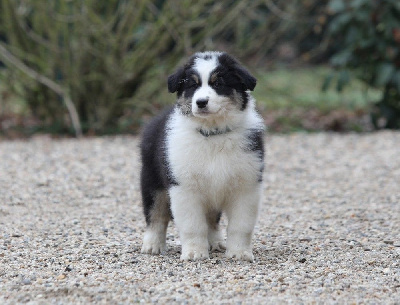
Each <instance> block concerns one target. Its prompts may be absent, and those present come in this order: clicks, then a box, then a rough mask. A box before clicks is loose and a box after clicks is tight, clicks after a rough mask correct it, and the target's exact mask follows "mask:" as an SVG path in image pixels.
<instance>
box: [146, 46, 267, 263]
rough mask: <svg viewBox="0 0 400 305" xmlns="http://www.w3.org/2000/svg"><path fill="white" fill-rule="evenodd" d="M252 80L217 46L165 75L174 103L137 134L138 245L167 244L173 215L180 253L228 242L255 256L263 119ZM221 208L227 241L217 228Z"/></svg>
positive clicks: (197, 254) (203, 253)
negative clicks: (142, 227)
mask: <svg viewBox="0 0 400 305" xmlns="http://www.w3.org/2000/svg"><path fill="white" fill-rule="evenodd" d="M255 86H256V79H255V78H254V77H253V76H252V75H251V74H250V73H249V72H248V71H247V70H246V69H245V68H244V67H242V66H241V65H240V64H239V62H238V61H237V60H236V59H234V58H233V57H231V56H230V55H228V54H227V53H221V52H203V53H196V54H195V55H193V56H192V57H191V58H190V59H189V60H188V61H187V63H186V64H185V65H184V66H183V67H181V68H179V69H178V70H177V71H176V72H175V73H174V74H172V75H171V76H169V78H168V90H169V92H171V93H173V92H177V101H176V104H175V105H174V106H173V107H172V108H170V109H168V110H167V111H165V112H164V113H162V114H161V115H159V116H158V117H156V118H154V119H153V120H152V121H151V122H150V123H149V124H148V125H147V126H146V127H145V129H144V131H143V136H142V142H141V156H142V171H141V192H142V199H143V207H144V214H145V217H146V223H147V228H146V232H145V234H144V238H143V246H142V250H141V251H142V253H151V254H159V253H160V252H163V251H164V250H165V247H166V230H167V226H168V222H169V221H170V220H171V219H172V218H173V219H174V222H175V224H176V226H177V229H178V231H179V236H180V240H181V244H182V252H181V259H182V260H198V259H206V258H208V257H209V250H219V251H222V250H226V256H227V257H228V258H235V259H238V260H247V261H253V259H254V258H253V253H252V235H253V230H254V226H255V223H256V219H257V214H258V210H259V204H260V197H261V189H262V188H261V181H262V172H263V167H264V160H263V159H264V145H263V134H264V123H263V119H262V118H261V116H260V115H259V114H258V113H257V111H256V110H255V101H254V99H253V97H252V96H251V95H250V91H252V90H253V89H254V87H255ZM222 212H224V213H226V216H227V218H228V228H227V242H226V246H225V243H224V240H223V237H222V234H221V232H220V230H219V228H218V223H219V220H220V217H221V213H222Z"/></svg>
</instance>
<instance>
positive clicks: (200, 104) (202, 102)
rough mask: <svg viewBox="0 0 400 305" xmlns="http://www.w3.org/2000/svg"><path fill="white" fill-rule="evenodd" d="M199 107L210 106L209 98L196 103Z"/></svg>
mask: <svg viewBox="0 0 400 305" xmlns="http://www.w3.org/2000/svg"><path fill="white" fill-rule="evenodd" d="M196 104H197V107H199V108H205V107H206V106H207V104H208V98H200V99H198V100H197V101H196Z"/></svg>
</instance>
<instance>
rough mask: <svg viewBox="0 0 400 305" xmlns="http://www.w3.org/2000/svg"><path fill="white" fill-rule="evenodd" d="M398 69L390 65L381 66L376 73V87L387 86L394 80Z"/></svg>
mask: <svg viewBox="0 0 400 305" xmlns="http://www.w3.org/2000/svg"><path fill="white" fill-rule="evenodd" d="M395 70H396V68H395V67H394V66H393V65H392V64H390V63H383V64H380V65H379V66H378V68H377V71H376V80H375V85H377V86H385V85H386V84H387V83H388V82H389V81H390V80H391V78H392V76H393V73H394V72H395Z"/></svg>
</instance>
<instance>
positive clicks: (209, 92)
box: [168, 52, 256, 118]
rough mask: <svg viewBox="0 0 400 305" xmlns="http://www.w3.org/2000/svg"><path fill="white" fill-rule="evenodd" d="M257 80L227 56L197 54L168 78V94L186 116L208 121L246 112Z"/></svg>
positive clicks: (224, 54)
mask: <svg viewBox="0 0 400 305" xmlns="http://www.w3.org/2000/svg"><path fill="white" fill-rule="evenodd" d="M255 86H256V79H255V78H254V77H253V76H252V75H251V74H250V73H249V72H248V71H247V70H246V69H245V68H243V67H242V66H241V65H240V64H239V62H238V61H237V60H236V59H234V58H233V57H231V56H230V55H228V54H226V53H221V52H204V53H196V54H195V55H193V56H192V57H191V58H190V59H189V61H188V62H187V63H186V64H185V65H184V66H183V67H181V68H179V69H178V70H177V71H176V72H175V73H174V74H172V75H170V76H169V77H168V90H169V92H177V95H178V100H177V104H178V106H179V107H180V109H181V111H182V113H183V114H185V115H193V116H195V117H199V118H208V117H215V116H219V115H221V116H223V115H226V113H227V112H231V111H242V110H244V109H246V106H247V102H248V99H249V95H248V93H247V91H248V90H253V89H254V87H255Z"/></svg>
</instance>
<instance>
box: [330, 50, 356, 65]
mask: <svg viewBox="0 0 400 305" xmlns="http://www.w3.org/2000/svg"><path fill="white" fill-rule="evenodd" d="M352 55H353V53H352V52H351V50H349V49H344V50H343V51H341V52H339V53H337V54H335V55H334V56H332V58H331V64H332V65H333V66H336V67H343V66H346V65H347V64H348V63H349V61H350V59H351V57H352Z"/></svg>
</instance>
